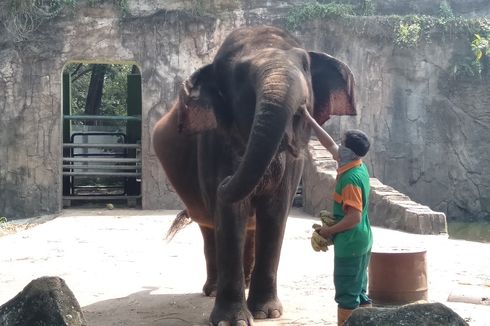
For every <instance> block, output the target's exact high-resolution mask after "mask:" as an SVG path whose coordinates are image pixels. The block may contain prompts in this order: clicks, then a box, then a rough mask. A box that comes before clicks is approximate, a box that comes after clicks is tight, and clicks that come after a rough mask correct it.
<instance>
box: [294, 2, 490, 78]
mask: <svg viewBox="0 0 490 326" xmlns="http://www.w3.org/2000/svg"><path fill="white" fill-rule="evenodd" d="M361 16H370V17H369V20H367V21H366V20H365V19H367V18H365V17H361ZM318 19H323V20H331V21H336V22H338V23H341V24H348V25H349V26H353V20H357V21H358V22H359V21H360V20H363V19H364V20H365V21H364V24H362V25H363V26H362V29H361V30H360V31H357V30H356V32H360V33H366V34H369V30H368V29H369V26H368V25H369V24H378V25H381V26H386V27H387V28H384V29H383V30H384V31H385V35H382V36H381V35H379V34H377V35H376V37H385V38H386V39H391V40H392V41H393V44H394V45H395V46H396V47H400V48H414V47H417V46H419V44H420V43H422V42H425V43H430V42H433V41H435V40H437V41H439V42H444V41H445V40H447V39H454V38H466V39H467V40H468V53H469V54H470V55H471V56H467V57H464V58H458V59H457V60H456V63H455V64H454V69H453V76H455V77H458V76H466V77H468V76H470V77H479V78H480V77H481V76H482V75H483V73H485V72H486V71H488V70H490V64H489V61H490V60H489V57H490V45H489V40H490V20H489V19H488V18H486V17H480V18H464V17H457V16H455V15H454V13H453V11H452V8H451V7H450V5H449V3H448V2H447V1H441V3H440V5H439V14H438V16H429V15H406V16H400V15H389V16H376V8H375V7H374V6H373V5H372V2H371V1H370V0H361V1H360V2H359V5H357V6H354V5H350V4H349V5H346V4H339V3H336V2H329V3H326V4H325V3H320V2H318V1H312V2H311V3H308V4H304V5H301V6H296V7H293V8H292V9H291V10H290V12H289V13H288V16H287V17H286V27H287V28H288V29H290V30H296V29H298V28H300V27H301V26H302V25H304V24H307V23H308V22H310V21H312V20H318ZM368 22H369V24H367V23H368ZM367 26H368V27H367ZM472 52H473V54H472Z"/></svg>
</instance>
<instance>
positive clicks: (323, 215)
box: [311, 210, 336, 251]
mask: <svg viewBox="0 0 490 326" xmlns="http://www.w3.org/2000/svg"><path fill="white" fill-rule="evenodd" d="M320 220H321V221H322V225H320V224H316V223H315V224H313V225H312V228H313V229H314V230H315V231H313V234H312V235H311V247H312V248H313V250H315V251H327V250H328V246H331V245H333V241H332V239H331V238H330V237H329V238H328V239H326V238H324V237H322V236H321V235H320V233H319V231H320V229H321V228H322V227H325V226H326V227H329V226H332V225H334V224H335V223H336V221H335V219H334V218H333V217H332V215H331V214H330V213H329V212H328V211H326V210H322V211H320Z"/></svg>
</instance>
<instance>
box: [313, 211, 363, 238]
mask: <svg viewBox="0 0 490 326" xmlns="http://www.w3.org/2000/svg"><path fill="white" fill-rule="evenodd" d="M345 211H346V212H345V215H344V218H342V219H341V220H340V221H339V222H338V223H336V224H334V225H332V226H329V227H322V228H321V229H320V231H319V233H320V235H321V236H322V237H324V238H328V237H330V236H333V235H335V234H337V233H340V232H343V231H347V230H350V229H353V228H354V227H356V225H357V224H359V223H361V217H362V216H361V212H360V211H359V210H357V209H355V208H354V207H351V206H345Z"/></svg>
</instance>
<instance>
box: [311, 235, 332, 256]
mask: <svg viewBox="0 0 490 326" xmlns="http://www.w3.org/2000/svg"><path fill="white" fill-rule="evenodd" d="M311 247H312V248H313V250H315V251H317V252H318V251H327V250H328V240H327V239H325V238H324V237H322V236H321V235H320V234H319V233H318V232H316V231H313V234H312V235H311Z"/></svg>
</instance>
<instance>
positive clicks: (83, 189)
mask: <svg viewBox="0 0 490 326" xmlns="http://www.w3.org/2000/svg"><path fill="white" fill-rule="evenodd" d="M62 103H63V119H62V121H63V145H62V146H63V158H62V160H63V162H62V166H63V182H62V187H63V189H62V193H63V206H64V207H70V206H80V205H89V206H97V205H107V204H112V205H114V204H115V203H117V204H119V206H120V205H127V206H129V207H136V206H140V205H141V197H142V195H141V169H142V166H141V107H142V99H141V73H140V69H139V68H138V67H137V66H136V64H135V63H124V64H122V63H121V64H119V63H103V62H69V63H68V64H66V65H65V67H64V69H63V101H62Z"/></svg>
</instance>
